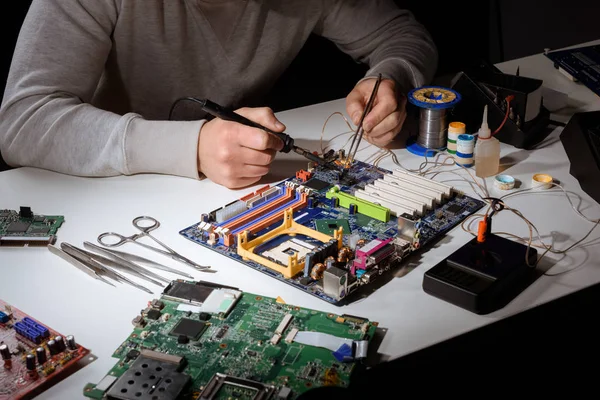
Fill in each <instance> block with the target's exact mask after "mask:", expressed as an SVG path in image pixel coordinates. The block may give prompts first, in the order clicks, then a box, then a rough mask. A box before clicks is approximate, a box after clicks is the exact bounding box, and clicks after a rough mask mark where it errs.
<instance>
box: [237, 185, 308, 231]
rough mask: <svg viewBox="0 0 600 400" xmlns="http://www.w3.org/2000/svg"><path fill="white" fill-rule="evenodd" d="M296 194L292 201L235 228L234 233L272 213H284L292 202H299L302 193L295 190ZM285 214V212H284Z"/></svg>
mask: <svg viewBox="0 0 600 400" xmlns="http://www.w3.org/2000/svg"><path fill="white" fill-rule="evenodd" d="M295 194H296V196H295V197H294V199H293V200H292V201H290V202H289V203H286V204H284V205H282V206H279V207H278V208H276V209H275V210H273V211H271V212H269V213H267V214H265V215H263V216H261V217H260V218H257V219H255V220H253V221H252V222H249V223H247V224H246V225H243V226H241V227H239V228H238V229H236V230H234V231H233V232H231V233H233V234H234V235H237V234H238V233H240V232H244V230H246V229H248V228H249V227H251V226H252V225H255V224H257V223H258V222H260V221H261V220H263V219H265V218H269V217H270V216H272V215H275V214H277V213H283V211H285V210H286V209H287V208H289V207H290V206H291V205H292V204H294V203H296V202H298V200H300V196H301V195H300V194H299V193H298V192H295ZM282 215H283V214H282Z"/></svg>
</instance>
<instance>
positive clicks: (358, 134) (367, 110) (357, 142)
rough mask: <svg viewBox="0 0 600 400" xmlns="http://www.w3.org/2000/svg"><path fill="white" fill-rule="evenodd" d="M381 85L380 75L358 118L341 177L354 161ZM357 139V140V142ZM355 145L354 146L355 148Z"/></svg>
mask: <svg viewBox="0 0 600 400" xmlns="http://www.w3.org/2000/svg"><path fill="white" fill-rule="evenodd" d="M380 83H381V74H379V76H378V77H377V81H376V82H375V86H374V87H373V91H372V92H371V97H370V98H369V101H368V102H367V106H366V107H365V109H364V110H363V113H362V115H361V116H360V121H359V123H358V125H357V127H356V132H355V134H354V137H353V139H352V144H351V145H350V150H349V151H348V157H347V158H346V162H345V163H344V169H343V170H342V176H343V175H344V172H345V171H346V170H347V169H348V168H350V166H351V165H352V162H353V161H354V157H356V152H357V151H358V147H359V146H360V142H361V141H362V138H363V134H364V129H363V122H364V120H365V117H366V116H367V115H368V114H369V113H370V112H371V109H372V108H373V103H374V102H375V97H376V96H377V91H378V90H379V84H380ZM357 139H358V140H357ZM355 145H356V146H355Z"/></svg>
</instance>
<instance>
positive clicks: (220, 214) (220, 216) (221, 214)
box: [215, 200, 248, 223]
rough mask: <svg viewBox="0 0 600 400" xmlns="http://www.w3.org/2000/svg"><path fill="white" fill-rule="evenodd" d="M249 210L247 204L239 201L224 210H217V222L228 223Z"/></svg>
mask: <svg viewBox="0 0 600 400" xmlns="http://www.w3.org/2000/svg"><path fill="white" fill-rule="evenodd" d="M247 209H248V207H247V206H246V203H245V202H243V201H240V200H238V201H236V202H235V203H233V204H229V205H228V206H225V207H223V208H222V209H220V210H217V211H216V212H215V221H216V222H217V223H221V222H224V221H227V220H228V219H231V218H233V217H235V216H237V215H240V214H241V213H243V212H244V211H246V210H247Z"/></svg>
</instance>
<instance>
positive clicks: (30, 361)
mask: <svg viewBox="0 0 600 400" xmlns="http://www.w3.org/2000/svg"><path fill="white" fill-rule="evenodd" d="M25 366H26V367H27V369H28V370H29V371H34V370H35V356H34V355H33V354H27V356H26V357H25Z"/></svg>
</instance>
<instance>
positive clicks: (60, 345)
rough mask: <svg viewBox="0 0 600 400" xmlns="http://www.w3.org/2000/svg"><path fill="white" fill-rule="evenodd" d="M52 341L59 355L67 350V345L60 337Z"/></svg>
mask: <svg viewBox="0 0 600 400" xmlns="http://www.w3.org/2000/svg"><path fill="white" fill-rule="evenodd" d="M54 341H55V342H56V348H57V349H58V352H59V353H61V352H63V351H65V350H66V349H67V345H66V344H65V340H64V339H63V337H62V336H56V337H54Z"/></svg>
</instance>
